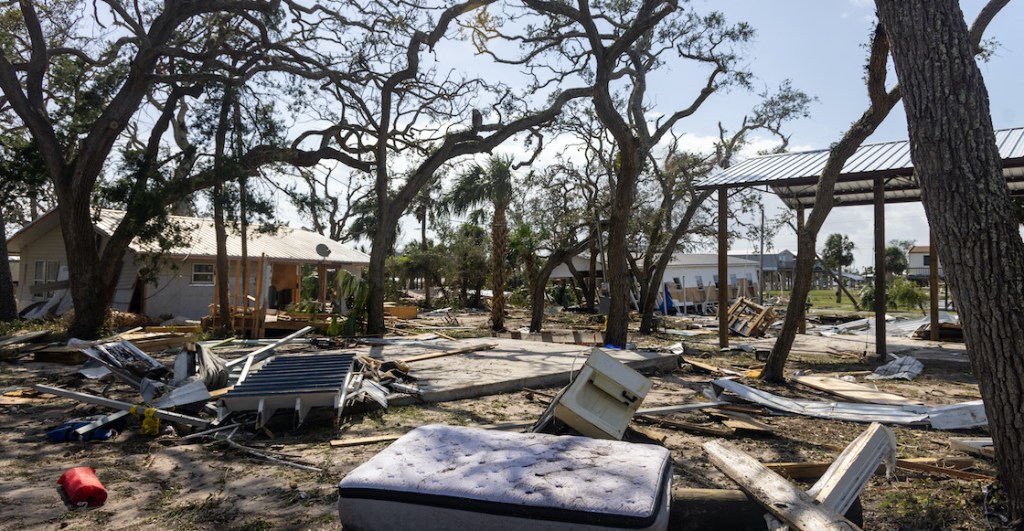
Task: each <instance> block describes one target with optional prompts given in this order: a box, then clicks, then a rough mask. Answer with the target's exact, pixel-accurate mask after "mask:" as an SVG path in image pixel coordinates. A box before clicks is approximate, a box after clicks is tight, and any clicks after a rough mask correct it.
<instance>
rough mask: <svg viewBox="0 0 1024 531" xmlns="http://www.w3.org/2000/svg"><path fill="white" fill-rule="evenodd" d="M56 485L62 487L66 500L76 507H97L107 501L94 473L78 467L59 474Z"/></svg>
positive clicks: (90, 469) (105, 494) (86, 468)
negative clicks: (66, 496)
mask: <svg viewBox="0 0 1024 531" xmlns="http://www.w3.org/2000/svg"><path fill="white" fill-rule="evenodd" d="M57 483H58V484H59V485H60V486H62V487H64V492H65V493H67V495H68V500H70V501H71V503H72V504H73V505H75V506H76V507H99V506H100V505H103V502H105V501H107V489H105V488H103V484H102V483H100V478H98V477H96V471H95V470H93V469H92V468H90V467H87V466H79V467H75V468H72V469H71V470H68V471H67V472H65V473H63V474H61V476H60V479H58V480H57Z"/></svg>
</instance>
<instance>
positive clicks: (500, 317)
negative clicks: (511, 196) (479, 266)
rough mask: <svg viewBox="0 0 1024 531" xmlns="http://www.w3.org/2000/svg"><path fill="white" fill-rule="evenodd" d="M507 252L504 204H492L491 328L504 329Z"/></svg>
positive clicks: (501, 330) (497, 330)
mask: <svg viewBox="0 0 1024 531" xmlns="http://www.w3.org/2000/svg"><path fill="white" fill-rule="evenodd" d="M506 254H508V227H507V226H506V223H505V205H498V204H496V205H495V206H494V219H493V220H491V285H492V288H491V330H494V331H495V332H504V331H505V255H506Z"/></svg>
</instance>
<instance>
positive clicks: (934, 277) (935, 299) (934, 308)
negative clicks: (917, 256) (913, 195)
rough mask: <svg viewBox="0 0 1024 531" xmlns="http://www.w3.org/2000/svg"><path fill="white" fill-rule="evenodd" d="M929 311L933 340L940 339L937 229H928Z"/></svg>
mask: <svg viewBox="0 0 1024 531" xmlns="http://www.w3.org/2000/svg"><path fill="white" fill-rule="evenodd" d="M928 297H929V301H930V302H929V304H928V311H929V314H930V315H931V330H930V334H931V340H932V341H938V340H939V255H938V252H937V251H936V250H935V231H933V230H929V231H928Z"/></svg>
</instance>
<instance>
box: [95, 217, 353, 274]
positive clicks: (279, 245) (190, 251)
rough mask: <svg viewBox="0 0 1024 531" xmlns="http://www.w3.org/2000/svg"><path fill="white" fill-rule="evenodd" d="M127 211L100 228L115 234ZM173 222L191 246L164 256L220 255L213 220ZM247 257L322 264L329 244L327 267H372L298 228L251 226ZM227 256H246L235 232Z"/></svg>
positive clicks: (150, 247) (147, 247)
mask: <svg viewBox="0 0 1024 531" xmlns="http://www.w3.org/2000/svg"><path fill="white" fill-rule="evenodd" d="M122 217H124V212H123V211H120V210H101V211H100V213H99V220H98V221H97V222H96V229H97V230H98V231H99V232H101V233H102V234H104V235H106V236H110V235H111V234H113V232H114V229H115V228H117V226H118V224H120V223H121V218H122ZM169 217H170V219H171V221H172V222H173V223H176V224H178V225H179V226H181V227H182V228H183V229H184V232H185V234H186V237H187V238H188V239H189V241H188V243H186V244H184V245H180V246H176V247H173V248H171V249H167V250H164V251H163V255H164V256H177V257H182V258H208V257H215V256H217V239H216V235H215V233H214V227H213V220H212V219H205V218H191V217H184V216H169ZM250 229H251V230H250V233H249V237H248V248H247V254H248V256H250V257H258V256H260V255H266V256H267V258H268V259H270V260H272V261H275V262H289V261H291V262H296V263H300V262H302V263H306V262H320V261H321V257H320V256H319V255H318V254H317V252H316V247H317V245H325V246H327V248H328V249H329V250H330V251H331V252H330V254H329V255H328V256H327V258H325V259H323V262H324V263H327V264H369V263H370V257H369V255H367V254H366V253H361V252H359V251H357V250H355V249H352V248H351V247H348V246H346V245H342V244H341V243H338V242H336V241H334V240H332V239H330V238H328V237H326V236H324V235H322V234H318V233H315V232H312V231H308V230H304V229H297V228H294V227H280V228H278V230H277V231H276V232H273V233H269V234H268V233H263V232H257V231H256V230H255V227H250ZM130 247H131V249H132V250H133V251H135V252H137V253H156V252H159V251H160V249H159V246H158V245H157V244H155V243H141V242H139V241H138V240H134V241H132V243H131V246H130ZM227 255H228V257H229V258H240V257H241V256H242V238H241V237H240V236H239V235H238V234H237V233H234V232H233V231H230V230H229V231H228V241H227Z"/></svg>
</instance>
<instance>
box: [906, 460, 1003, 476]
mask: <svg viewBox="0 0 1024 531" xmlns="http://www.w3.org/2000/svg"><path fill="white" fill-rule="evenodd" d="M896 466H897V467H899V468H903V469H906V470H915V471H917V472H927V473H929V474H934V475H938V476H949V477H954V478H959V479H977V480H982V481H995V479H996V478H995V476H990V475H988V474H978V473H976V472H967V471H964V470H958V469H957V468H953V467H945V466H941V465H935V464H929V463H922V462H916V461H914V460H909V459H897V460H896Z"/></svg>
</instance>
